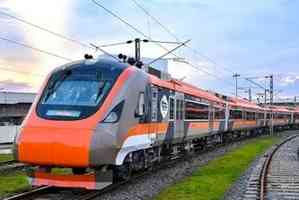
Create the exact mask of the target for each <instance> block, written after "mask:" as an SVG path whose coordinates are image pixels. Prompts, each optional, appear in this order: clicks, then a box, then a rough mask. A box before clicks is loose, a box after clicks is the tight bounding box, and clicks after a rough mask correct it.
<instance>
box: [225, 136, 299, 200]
mask: <svg viewBox="0 0 299 200" xmlns="http://www.w3.org/2000/svg"><path fill="white" fill-rule="evenodd" d="M294 134H299V131H285V132H283V133H280V134H278V135H277V136H279V137H281V139H280V140H281V141H283V140H284V139H286V138H287V137H289V136H292V135H294ZM270 149H271V148H270ZM266 152H268V151H266ZM263 156H264V155H261V156H259V157H257V158H256V159H255V160H254V161H253V162H252V163H251V164H250V166H249V168H248V169H247V170H246V171H245V172H244V174H243V175H242V176H241V177H240V178H239V179H238V180H237V181H236V182H235V183H234V184H233V185H232V186H231V187H230V189H229V190H228V191H227V192H226V193H225V195H224V197H223V200H243V199H244V195H245V193H246V191H247V189H248V188H247V187H248V184H249V180H250V177H251V176H252V175H253V173H255V172H254V169H255V168H256V167H257V166H258V165H262V164H263V160H262V157H263Z"/></svg>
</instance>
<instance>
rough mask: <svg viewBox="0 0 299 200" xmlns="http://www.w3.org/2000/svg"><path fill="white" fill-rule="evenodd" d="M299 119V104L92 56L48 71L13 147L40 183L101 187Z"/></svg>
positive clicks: (289, 125)
mask: <svg viewBox="0 0 299 200" xmlns="http://www.w3.org/2000/svg"><path fill="white" fill-rule="evenodd" d="M298 124H299V110H298V109H296V108H288V107H279V106H264V107H263V106H260V105H257V104H255V103H253V102H249V101H247V100H245V99H241V98H236V97H228V96H225V95H221V94H219V93H215V92H211V91H206V90H204V89H201V88H198V87H195V86H193V85H191V84H188V83H185V82H183V81H180V80H176V79H173V78H171V77H170V76H169V75H167V74H166V75H165V73H163V72H161V71H158V70H155V69H154V68H150V67H147V69H146V70H145V68H142V67H136V66H134V65H131V64H128V63H126V62H121V61H114V60H111V59H102V58H101V59H99V58H97V59H94V58H87V59H83V60H79V61H75V62H71V63H68V64H65V65H63V66H60V67H58V68H56V69H55V70H54V71H52V72H51V73H50V74H49V75H48V76H47V78H46V79H45V81H44V83H43V85H42V87H41V89H40V90H39V92H38V94H37V96H36V99H35V101H34V103H33V104H32V106H31V108H30V111H29V112H28V114H27V116H26V118H25V119H24V121H23V123H22V126H21V129H20V131H19V133H18V134H17V136H16V138H15V142H14V150H13V153H14V157H15V159H16V160H17V161H19V162H22V163H27V164H29V165H30V166H32V168H30V170H28V180H29V181H30V183H31V184H32V185H34V186H42V185H49V186H57V187H70V188H85V189H101V188H103V187H106V186H107V185H110V184H113V183H117V182H121V181H125V180H128V179H129V178H130V177H131V175H132V173H134V172H136V171H141V170H147V169H150V168H153V167H155V166H156V165H158V164H159V163H161V162H163V161H165V160H171V159H176V158H178V157H182V156H187V155H189V154H192V153H194V152H196V151H200V150H202V149H204V148H206V147H209V146H213V145H217V144H220V143H225V142H228V141H230V140H232V139H235V138H241V137H245V136H255V135H260V134H263V133H264V132H267V131H269V130H270V129H271V128H272V129H287V128H298ZM56 168H63V169H69V171H67V173H57V171H55V170H53V169H56Z"/></svg>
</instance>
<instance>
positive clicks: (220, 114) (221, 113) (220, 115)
mask: <svg viewBox="0 0 299 200" xmlns="http://www.w3.org/2000/svg"><path fill="white" fill-rule="evenodd" d="M215 119H225V109H224V108H217V107H216V108H215Z"/></svg>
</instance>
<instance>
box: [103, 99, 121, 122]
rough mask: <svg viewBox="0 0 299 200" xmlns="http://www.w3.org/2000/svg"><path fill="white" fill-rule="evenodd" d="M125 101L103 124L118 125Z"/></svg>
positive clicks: (113, 110) (114, 109)
mask: <svg viewBox="0 0 299 200" xmlns="http://www.w3.org/2000/svg"><path fill="white" fill-rule="evenodd" d="M124 103H125V101H122V102H120V103H119V104H117V105H116V106H115V107H114V108H113V109H112V111H111V112H110V113H109V114H108V115H107V117H106V118H105V119H104V120H103V123H116V122H118V121H119V119H120V116H121V113H122V109H123V106H124Z"/></svg>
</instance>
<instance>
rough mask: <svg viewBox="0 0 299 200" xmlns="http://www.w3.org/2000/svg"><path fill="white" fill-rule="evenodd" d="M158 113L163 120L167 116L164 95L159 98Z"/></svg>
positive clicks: (166, 102) (166, 103) (166, 104)
mask: <svg viewBox="0 0 299 200" xmlns="http://www.w3.org/2000/svg"><path fill="white" fill-rule="evenodd" d="M160 112H161V115H162V117H163V119H164V118H165V117H166V116H167V113H168V101H167V98H166V96H165V95H163V97H162V98H161V101H160Z"/></svg>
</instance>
